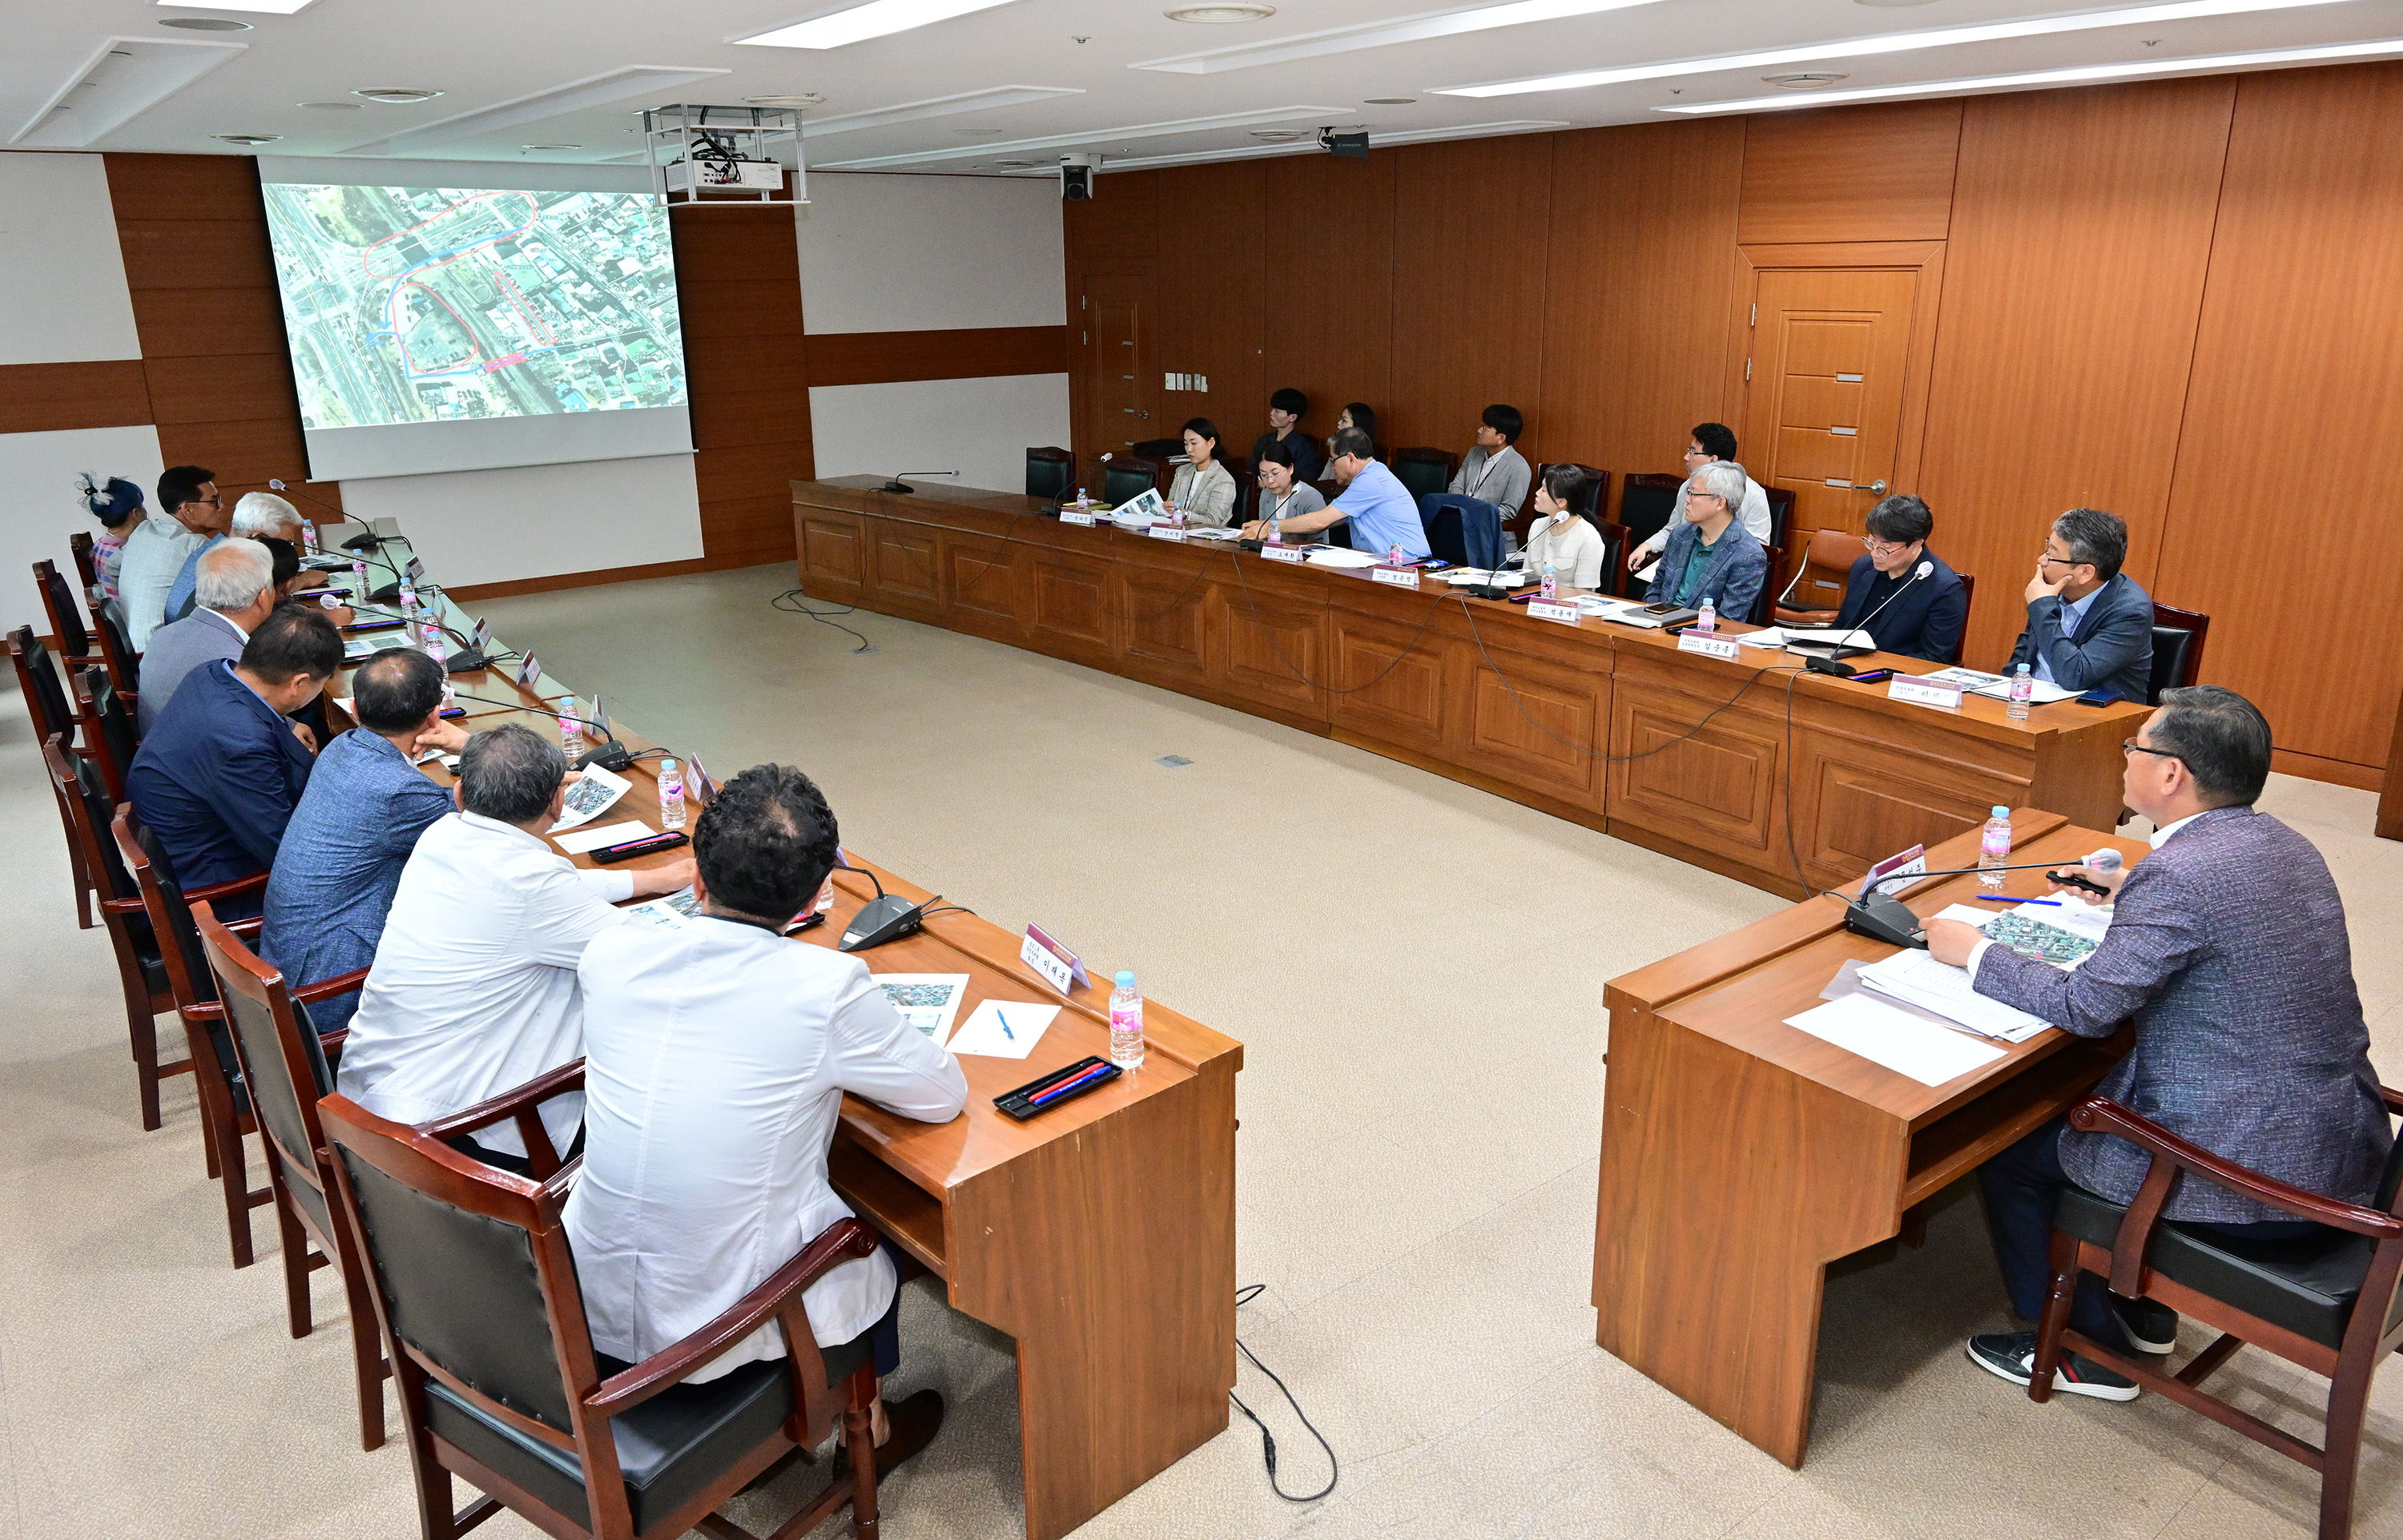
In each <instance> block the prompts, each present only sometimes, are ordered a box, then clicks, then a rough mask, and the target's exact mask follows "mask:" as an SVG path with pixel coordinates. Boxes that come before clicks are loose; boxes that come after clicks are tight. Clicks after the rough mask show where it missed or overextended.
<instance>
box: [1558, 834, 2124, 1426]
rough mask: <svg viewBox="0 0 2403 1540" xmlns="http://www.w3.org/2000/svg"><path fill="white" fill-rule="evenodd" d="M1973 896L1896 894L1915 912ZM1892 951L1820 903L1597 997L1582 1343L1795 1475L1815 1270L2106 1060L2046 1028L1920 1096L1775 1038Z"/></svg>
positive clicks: (1882, 1231) (1960, 857) (2039, 839)
mask: <svg viewBox="0 0 2403 1540" xmlns="http://www.w3.org/2000/svg"><path fill="white" fill-rule="evenodd" d="M2011 822H2012V828H2013V835H2014V838H2013V840H2012V858H2013V859H2014V860H2029V861H2045V860H2058V861H2061V862H2062V863H2063V864H2069V863H2072V862H2075V861H2076V860H2077V859H2078V858H2079V857H2080V856H2082V855H2084V854H2085V853H2087V852H2089V851H2091V850H2094V849H2096V848H2098V847H2100V846H2103V845H2111V846H2114V847H2116V848H2118V850H2119V851H2120V852H2121V853H2123V854H2125V855H2126V857H2127V858H2128V860H2129V861H2130V862H2134V861H2136V860H2137V859H2139V858H2140V857H2141V856H2143V855H2145V854H2146V853H2147V852H2148V847H2147V846H2146V844H2145V843H2144V842H2143V841H2141V840H2133V839H2119V838H2118V837H2116V836H2111V835H2104V834H2097V833H2095V832H2094V831H2093V830H2092V829H2086V828H2079V827H2077V826H2076V825H2071V824H2069V823H2067V821H2065V820H2064V819H2063V818H2062V817H2061V816H2060V815H2059V814H2057V813H2049V812H2029V811H2025V810H2021V811H2020V812H2014V813H2013V814H2012V820H2011ZM1977 855H1978V845H1977V839H1976V837H1975V836H1974V835H1972V836H1965V837H1964V838H1962V839H1954V840H1952V841H1949V842H1947V843H1946V844H1943V845H1939V846H1937V847H1935V848H1933V849H1931V850H1930V851H1929V852H1928V867H1929V869H1930V870H1942V869H1945V868H1948V867H1964V866H1974V865H1975V864H1976V862H1977ZM2043 878H2044V874H2043V873H2042V872H2040V871H2021V872H2012V873H2009V874H2008V880H2007V881H2006V883H2005V890H2004V891H2006V892H2008V893H2014V894H2019V895H2025V896H2033V895H2036V894H2039V893H2041V892H2042V891H2043V890H2044V885H2045V884H2044V881H2043ZM1977 881H1978V880H1977V879H1976V878H1975V877H1956V878H1936V879H1931V880H1929V881H1925V882H1923V883H1921V884H1920V885H1919V886H1918V887H1916V888H1914V889H1910V890H1907V891H1906V892H1905V893H1904V895H1903V896H1904V898H1905V900H1906V901H1907V902H1908V903H1909V904H1910V907H1911V909H1913V910H1915V911H1916V912H1917V913H1918V914H1920V915H1921V916H1922V917H1923V918H1924V917H1926V916H1929V915H1933V914H1935V913H1936V912H1937V911H1938V910H1939V909H1943V908H1944V906H1945V905H1947V904H1949V903H1955V902H1958V901H1960V900H1962V899H1964V898H1965V897H1967V896H1968V895H1970V894H1972V893H1975V892H1977V891H1979V889H1978V886H1977ZM1855 882H1856V883H1857V879H1856V880H1855ZM1894 950H1895V949H1894V948H1892V947H1890V946H1887V945H1885V944H1884V943H1882V942H1878V941H1872V940H1870V939H1869V938H1868V937H1867V936H1855V935H1854V934H1852V933H1851V932H1849V931H1847V930H1845V929H1844V923H1843V901H1842V900H1841V899H1840V898H1837V897H1834V896H1821V897H1817V898H1813V899H1811V900H1809V901H1808V902H1805V903H1801V904H1797V905H1796V906H1794V908H1792V909H1787V910H1786V911H1785V912H1784V913H1782V914H1775V915H1771V916H1770V917H1769V918H1768V919H1765V920H1761V921H1758V922H1757V923H1753V924H1750V925H1746V926H1744V927H1743V929H1741V930H1738V931H1734V932H1731V933H1729V935H1726V936H1720V937H1719V938H1718V939H1716V940H1715V941H1709V942H1705V943H1704V944H1703V945H1702V946H1699V947H1695V948H1693V949H1692V950H1688V951H1684V952H1680V953H1678V954H1677V955H1676V956H1674V957H1670V958H1665V959H1663V960H1662V961H1660V962H1658V963H1655V964H1651V965H1650V966H1649V967H1644V968H1639V969H1637V970H1636V971H1634V972H1633V973H1629V974H1622V975H1621V976H1620V977H1618V978H1614V979H1612V980H1611V981H1610V984H1609V986H1608V988H1607V991H1606V992H1605V999H1606V1001H1607V1003H1608V1005H1609V1007H1610V1060H1609V1062H1610V1071H1609V1080H1608V1084H1607V1086H1606V1088H1605V1089H1604V1102H1603V1122H1602V1177H1601V1191H1600V1194H1599V1199H1598V1202H1597V1208H1596V1217H1595V1228H1594V1254H1593V1302H1594V1307H1595V1309H1596V1311H1598V1312H1599V1321H1598V1324H1597V1327H1596V1331H1595V1340H1596V1341H1598V1342H1600V1343H1601V1344H1602V1345H1603V1347H1604V1348H1606V1349H1608V1350H1609V1351H1610V1352H1611V1353H1616V1354H1617V1355H1618V1356H1619V1357H1620V1358H1623V1359H1625V1360H1626V1361H1627V1362H1628V1363H1629V1364H1632V1365H1633V1366H1634V1367H1636V1368H1638V1369H1641V1370H1642V1371H1643V1372H1644V1373H1645V1374H1646V1375H1648V1376H1650V1377H1651V1378H1652V1379H1654V1380H1659V1381H1660V1383H1661V1384H1663V1385H1666V1386H1667V1387H1668V1388H1669V1389H1671V1390H1673V1391H1674V1392H1676V1393H1677V1394H1679V1395H1681V1396H1683V1397H1685V1398H1686V1399H1687V1400H1688V1401H1689V1402H1691V1403H1693V1404H1694V1405H1695V1406H1697V1407H1700V1408H1702V1410H1704V1411H1706V1412H1708V1413H1710V1414H1711V1415H1712V1416H1713V1417H1715V1418H1716V1419H1718V1420H1719V1421H1720V1422H1724V1423H1726V1424H1727V1425H1728V1426H1729V1427H1730V1428H1733V1429H1734V1430H1735V1431H1736V1432H1738V1433H1740V1434H1742V1435H1743V1436H1744V1437H1745V1438H1747V1439H1749V1440H1750V1441H1751V1442H1753V1443H1754V1444H1757V1445H1758V1446H1759V1447H1760V1448H1762V1449H1764V1450H1768V1451H1769V1452H1770V1453H1771V1454H1773V1455H1775V1456H1776V1457H1777V1458H1778V1459H1780V1460H1783V1461H1785V1463H1786V1464H1789V1465H1797V1466H1799V1465H1800V1464H1802V1451H1803V1446H1804V1444H1805V1442H1806V1441H1807V1440H1808V1438H1809V1436H1810V1428H1811V1381H1812V1373H1813V1364H1814V1361H1815V1359H1816V1356H1817V1353H1818V1339H1819V1299H1820V1294H1821V1291H1822V1289H1823V1287H1824V1286H1825V1283H1826V1281H1827V1264H1828V1263H1830V1262H1833V1261H1835V1260H1837V1259H1838V1258H1840V1257H1842V1256H1849V1255H1851V1254H1852V1253H1854V1252H1856V1251H1859V1250H1861V1249H1862V1248H1863V1247H1866V1246H1870V1245H1874V1244H1876V1243H1878V1242H1882V1241H1886V1240H1890V1239H1892V1238H1894V1237H1895V1236H1896V1235H1898V1234H1901V1233H1903V1232H1904V1229H1905V1227H1906V1224H1907V1222H1908V1220H1909V1217H1910V1213H1911V1210H1912V1209H1913V1208H1914V1207H1916V1206H1917V1205H1919V1204H1922V1203H1924V1202H1926V1201H1927V1200H1930V1199H1932V1198H1934V1197H1935V1196H1936V1195H1937V1194H1938V1193H1939V1192H1941V1191H1942V1190H1943V1189H1944V1187H1945V1186H1947V1185H1949V1184H1950V1183H1952V1181H1954V1180H1955V1179H1956V1178H1958V1177H1960V1176H1962V1175H1965V1173H1967V1172H1970V1171H1973V1170H1975V1169H1976V1168H1977V1167H1978V1166H1979V1164H1981V1163H1982V1162H1983V1161H1984V1160H1985V1159H1986V1158H1987V1157H1989V1156H1991V1155H1993V1154H1994V1153H1995V1152H1996V1151H1998V1150H2001V1149H2003V1148H2005V1147H2006V1146H2007V1145H2010V1144H2011V1143H2012V1142H2013V1141H2015V1140H2017V1139H2019V1138H2021V1136H2022V1135H2024V1134H2026V1133H2028V1132H2029V1131H2032V1130H2034V1129H2035V1128H2037V1127H2038V1126H2040V1125H2041V1124H2043V1123H2045V1122H2047V1121H2048V1120H2049V1119H2051V1118H2053V1117H2059V1116H2060V1115H2061V1114H2062V1113H2063V1112H2064V1111H2066V1110H2067V1109H2068V1107H2069V1105H2070V1103H2073V1102H2075V1101H2076V1100H2077V1098H2078V1097H2080V1096H2082V1095H2084V1094H2085V1093H2086V1092H2087V1091H2088V1090H2089V1089H2091V1088H2092V1086H2093V1084H2094V1082H2095V1081H2097V1080H2098V1079H2100V1078H2101V1077H2102V1075H2103V1073H2104V1070H2106V1069H2108V1068H2109V1067H2110V1064H2111V1062H2112V1061H2114V1060H2115V1059H2116V1058H2117V1057H2118V1054H2119V1053H2120V1052H2121V1051H2123V1046H2122V1044H2121V1043H2120V1042H2119V1041H2118V1040H2117V1039H2114V1040H2113V1041H2111V1042H2108V1043H2098V1042H2095V1041H2092V1040H2090V1039H2086V1038H2079V1037H2073V1036H2071V1035H2070V1034H2067V1033H2064V1032H2061V1031H2058V1030H2048V1031H2045V1032H2042V1033H2039V1034H2036V1035H2035V1037H2032V1038H2030V1039H2029V1040H2028V1041H2026V1042H2024V1043H2021V1044H2018V1045H2015V1046H2005V1047H2006V1051H2005V1053H2004V1056H2003V1057H2002V1058H2001V1059H1999V1060H1997V1061H1994V1062H1993V1063H1992V1064H1989V1065H1987V1066H1986V1067H1985V1068H1983V1069H1980V1070H1977V1071H1974V1072H1972V1073H1970V1074H1968V1075H1963V1076H1961V1077H1960V1078H1959V1079H1956V1080H1953V1081H1951V1082H1949V1083H1947V1084H1945V1085H1942V1086H1938V1087H1934V1088H1930V1087H1927V1086H1923V1085H1921V1084H1920V1083H1919V1082H1918V1081H1916V1080H1913V1079H1911V1078H1910V1077H1909V1076H1907V1075H1900V1074H1897V1073H1896V1072H1894V1071H1892V1070H1889V1069H1886V1068H1884V1067H1883V1066H1882V1065H1879V1064H1875V1063H1872V1062H1870V1061H1868V1060H1866V1059H1862V1058H1859V1057H1857V1056H1856V1055H1854V1054H1852V1053H1849V1052H1847V1051H1845V1050H1844V1049H1842V1048H1840V1047H1836V1046H1835V1045H1834V1044H1832V1043H1827V1042H1824V1041H1822V1040H1821V1039H1819V1038H1816V1037H1813V1036H1812V1035H1810V1034H1807V1033H1804V1032H1800V1031H1799V1030H1797V1029H1795V1028H1793V1027H1789V1026H1787V1025H1785V1019H1786V1018H1787V1017H1789V1016H1796V1015H1799V1014H1800V1013H1801V1012H1803V1011H1805V1010H1808V1009H1810V1008H1811V1007H1812V1006H1814V1005H1817V1004H1818V1003H1819V992H1820V991H1821V990H1823V989H1824V988H1826V987H1827V982H1828V980H1829V979H1831V978H1834V976H1835V973H1836V970H1837V968H1838V967H1840V965H1841V964H1843V963H1844V962H1845V961H1846V960H1847V959H1858V960H1860V961H1863V962H1871V961H1875V960H1876V959H1877V958H1880V957H1884V956H1889V955H1891V954H1892V953H1893V951H1894ZM1998 1046H2003V1045H1998Z"/></svg>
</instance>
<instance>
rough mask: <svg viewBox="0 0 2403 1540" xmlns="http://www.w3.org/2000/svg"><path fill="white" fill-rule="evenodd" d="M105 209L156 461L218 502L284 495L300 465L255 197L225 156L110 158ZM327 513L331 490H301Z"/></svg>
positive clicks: (279, 313)
mask: <svg viewBox="0 0 2403 1540" xmlns="http://www.w3.org/2000/svg"><path fill="white" fill-rule="evenodd" d="M103 162H104V166H105V167H106V170H107V173H108V192H109V200H110V201H111V203H112V204H113V205H114V207H115V210H116V216H117V232H118V245H119V246H121V247H122V248H123V250H124V254H125V276H126V284H127V286H128V287H129V288H130V289H131V291H132V298H133V324H134V329H135V332H136V334H137V335H138V336H139V337H140V339H141V342H142V357H143V366H144V376H145V381H146V386H147V390H148V394H149V397H150V408H151V411H152V413H153V417H152V420H153V421H155V422H156V423H158V424H159V448H160V452H161V453H163V454H164V455H165V457H166V461H167V464H169V465H206V466H208V467H209V468H210V469H212V470H214V471H215V472H216V473H217V487H218V490H219V491H220V492H222V493H224V494H225V495H226V496H228V497H234V496H238V495H240V494H241V493H245V492H259V491H264V490H265V489H266V486H267V482H268V480H269V479H271V478H278V477H280V478H282V479H285V480H286V481H290V482H293V483H295V484H296V485H297V484H298V483H299V482H301V481H302V480H304V479H305V478H306V476H307V471H308V456H307V452H306V451H305V450H304V448H303V447H302V444H301V438H300V417H299V409H298V407H297V405H296V403H295V401H294V399H293V395H292V382H291V373H290V368H289V365H288V362H287V360H288V358H289V353H288V351H287V350H286V348H285V340H284V311H283V306H282V303H281V301H280V300H279V299H278V298H277V297H276V292H275V269H274V263H273V261H272V259H271V257H270V254H269V251H268V243H267V214H266V210H265V208H264V207H263V205H262V204H261V202H260V201H259V196H258V168H257V162H256V161H255V160H251V159H250V158H249V157H247V156H238V155H109V156H104V157H103ZM308 496H309V497H310V498H313V499H314V500H315V501H316V502H317V503H319V504H321V505H324V506H331V507H335V508H339V507H340V506H341V488H340V485H339V484H336V483H332V482H327V483H324V484H321V485H313V486H311V487H309V488H308Z"/></svg>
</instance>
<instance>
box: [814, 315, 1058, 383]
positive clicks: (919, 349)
mask: <svg viewBox="0 0 2403 1540" xmlns="http://www.w3.org/2000/svg"><path fill="white" fill-rule="evenodd" d="M1073 362H1074V360H1073V359H1072V358H1071V357H1070V356H1069V353H1068V341H1067V333H1066V328H1064V327H1062V326H961V327H956V328H953V329H951V330H948V331H838V332H820V333H818V334H817V335H816V336H814V337H812V338H811V339H810V343H809V369H808V372H809V382H810V383H811V384H813V385H881V384H885V383H888V382H894V381H901V380H980V379H984V378H986V377H988V376H991V375H997V374H1058V373H1060V372H1061V371H1063V369H1066V368H1069V367H1070V365H1071V364H1072V363H1073Z"/></svg>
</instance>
